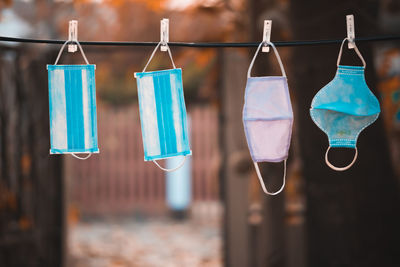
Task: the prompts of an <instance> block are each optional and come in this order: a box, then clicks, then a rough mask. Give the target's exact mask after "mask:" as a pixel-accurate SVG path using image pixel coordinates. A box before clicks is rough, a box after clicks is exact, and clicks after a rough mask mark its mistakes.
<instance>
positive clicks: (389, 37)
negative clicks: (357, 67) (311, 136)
mask: <svg viewBox="0 0 400 267" xmlns="http://www.w3.org/2000/svg"><path fill="white" fill-rule="evenodd" d="M393 40H400V35H384V36H371V37H359V38H355V41H356V42H375V41H393ZM0 41H3V42H17V43H38V44H63V43H65V42H66V40H50V39H29V38H15V37H7V36H0ZM342 41H343V39H329V40H305V41H277V42H273V43H274V44H275V46H280V47H284V46H307V45H310V46H312V45H330V44H340V43H341V42H342ZM79 43H80V44H82V45H98V46H156V45H157V44H158V42H112V41H79ZM259 44H260V42H248V43H229V42H228V43H194V42H168V45H169V46H181V47H210V48H211V47H214V48H224V47H257V46H258V45H259Z"/></svg>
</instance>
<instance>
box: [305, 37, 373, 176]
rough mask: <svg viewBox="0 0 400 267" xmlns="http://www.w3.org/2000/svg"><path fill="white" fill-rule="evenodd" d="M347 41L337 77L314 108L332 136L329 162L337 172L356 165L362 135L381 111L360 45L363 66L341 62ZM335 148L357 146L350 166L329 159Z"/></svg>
mask: <svg viewBox="0 0 400 267" xmlns="http://www.w3.org/2000/svg"><path fill="white" fill-rule="evenodd" d="M346 40H347V38H346V39H344V40H343V42H342V45H341V47H340V51H339V56H338V60H337V66H338V69H337V72H336V76H335V78H334V79H333V80H332V81H331V82H330V83H328V84H327V85H326V86H325V87H323V88H322V89H321V90H320V91H319V92H318V93H317V94H316V95H315V97H314V99H313V101H312V103H311V109H310V114H311V118H312V119H313V121H314V122H315V124H316V125H317V126H318V127H319V128H320V129H321V130H322V131H324V132H325V133H326V134H327V136H328V139H329V147H328V149H327V151H326V153H325V161H326V164H327V165H328V166H329V167H330V168H332V169H334V170H336V171H344V170H347V169H348V168H350V167H351V166H352V165H353V164H354V162H355V161H356V159H357V155H358V151H357V146H356V145H357V138H358V135H359V134H360V133H361V131H362V130H364V129H365V128H366V127H368V126H369V125H370V124H372V123H373V122H374V121H375V120H376V119H377V118H378V116H379V113H380V107H379V102H378V99H377V98H376V97H375V95H374V94H373V93H372V92H371V90H370V89H369V88H368V86H367V84H366V82H365V78H364V69H365V66H366V64H365V61H364V59H363V57H362V55H361V53H360V51H359V50H358V48H357V46H355V47H354V50H355V52H356V53H357V55H358V56H359V58H360V59H361V61H362V63H363V66H343V65H339V63H340V58H341V56H342V50H343V44H344V43H345V41H346ZM331 147H347V148H354V149H355V155H354V159H353V161H352V162H351V163H350V164H349V165H348V166H346V167H335V166H333V165H332V164H331V163H330V162H329V160H328V152H329V150H330V148H331Z"/></svg>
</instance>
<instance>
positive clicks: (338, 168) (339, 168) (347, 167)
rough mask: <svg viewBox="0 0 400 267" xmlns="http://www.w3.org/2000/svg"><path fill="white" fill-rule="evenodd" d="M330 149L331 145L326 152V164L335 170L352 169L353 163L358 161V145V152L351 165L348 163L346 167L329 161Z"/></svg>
mask: <svg viewBox="0 0 400 267" xmlns="http://www.w3.org/2000/svg"><path fill="white" fill-rule="evenodd" d="M330 149H331V146H329V147H328V149H327V150H326V152H325V162H326V165H328V166H329V167H330V168H331V169H332V170H335V171H345V170H348V169H350V167H351V166H353V164H354V163H355V162H356V159H357V156H358V150H357V147H356V148H355V149H356V153H355V154H354V158H353V161H352V162H351V163H350V164H349V165H347V166H345V167H336V166H334V165H333V164H332V163H330V162H329V159H328V153H329V150H330Z"/></svg>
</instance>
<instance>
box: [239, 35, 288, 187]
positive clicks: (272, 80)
mask: <svg viewBox="0 0 400 267" xmlns="http://www.w3.org/2000/svg"><path fill="white" fill-rule="evenodd" d="M265 44H268V45H270V46H271V47H272V49H273V50H274V53H275V56H276V58H277V60H278V63H279V66H280V68H281V71H282V76H263V77H251V69H252V67H253V64H254V61H255V59H256V57H257V54H258V52H259V50H260V48H261V46H263V45H265ZM243 125H244V131H245V134H246V139H247V144H248V146H249V150H250V154H251V158H252V159H253V162H254V166H255V169H256V172H257V176H258V179H259V180H260V183H261V186H262V189H263V191H264V192H265V193H266V194H269V195H277V194H279V193H280V192H281V191H282V190H283V188H284V187H285V178H286V159H287V158H288V152H289V147H290V139H291V136H292V125H293V111H292V105H291V103H290V95H289V90H288V84H287V79H286V73H285V70H284V68H283V65H282V61H281V59H280V57H279V54H278V51H277V50H276V48H275V46H274V45H273V43H270V42H268V43H261V44H260V45H259V46H258V49H257V51H256V53H255V55H254V57H253V60H252V61H251V63H250V66H249V70H248V72H247V84H246V91H245V101H244V107H243ZM281 161H283V162H284V174H283V184H282V187H281V188H280V189H279V190H278V191H277V192H274V193H271V192H269V191H268V190H267V189H266V187H265V184H264V180H263V178H262V176H261V173H260V169H259V168H258V162H281Z"/></svg>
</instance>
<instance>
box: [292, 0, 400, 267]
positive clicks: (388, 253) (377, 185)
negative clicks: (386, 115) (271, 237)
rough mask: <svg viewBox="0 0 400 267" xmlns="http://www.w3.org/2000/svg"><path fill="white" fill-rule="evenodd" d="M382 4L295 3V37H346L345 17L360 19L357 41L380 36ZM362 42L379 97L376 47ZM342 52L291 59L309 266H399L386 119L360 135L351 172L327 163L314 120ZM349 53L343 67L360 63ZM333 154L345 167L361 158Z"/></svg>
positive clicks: (326, 50) (397, 207) (304, 53)
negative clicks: (315, 102)
mask: <svg viewBox="0 0 400 267" xmlns="http://www.w3.org/2000/svg"><path fill="white" fill-rule="evenodd" d="M378 6H379V5H378V1H374V0H370V1H361V0H351V1H345V0H340V1H319V0H311V1H300V0H291V2H290V17H291V23H292V27H293V28H292V29H293V39H295V40H296V39H303V40H304V39H328V38H338V39H340V38H344V37H345V36H346V24H345V15H346V14H354V16H355V27H356V34H357V36H368V35H376V34H379V31H378V29H377V27H376V21H377V20H376V19H377V14H378V12H379V9H378ZM357 45H358V47H359V49H360V51H361V52H362V54H363V56H364V58H365V60H366V62H367V68H366V80H367V84H368V85H369V87H370V88H371V90H372V91H373V92H374V93H375V94H377V93H378V92H377V90H375V89H376V78H375V70H374V64H373V58H372V53H371V46H370V44H368V43H365V44H364V43H358V44H357ZM338 51H339V45H330V46H318V47H316V46H308V47H296V48H294V49H293V55H292V65H293V66H294V67H293V68H292V73H291V77H292V78H291V79H289V83H290V88H292V89H294V90H293V91H294V92H295V94H296V95H297V109H298V112H297V117H296V118H295V119H296V120H297V121H298V125H299V129H298V132H299V141H300V144H299V145H300V154H301V158H302V163H303V168H304V169H303V173H304V176H305V181H306V197H307V211H306V220H307V222H306V224H307V238H306V243H307V250H308V257H307V260H308V266H311V267H313V266H315V267H317V266H318V267H319V266H400V258H399V256H398V255H399V252H400V247H399V245H398V244H399V242H400V228H399V225H400V224H399V223H400V220H399V219H400V202H399V200H400V199H399V187H398V184H397V181H396V178H395V176H394V173H393V169H392V166H391V164H390V162H391V161H390V158H389V147H388V144H387V139H386V136H385V133H384V128H383V122H382V119H381V118H379V119H378V120H377V121H376V122H375V123H374V124H372V125H371V126H370V127H368V128H367V129H366V130H365V131H363V132H362V133H361V135H360V137H359V140H358V151H359V157H358V160H357V162H356V164H355V165H354V166H353V167H352V168H351V169H349V170H347V171H345V172H335V171H333V170H331V169H329V167H327V166H326V164H325V162H324V152H325V150H326V148H327V146H328V143H327V138H326V135H325V134H324V133H323V132H322V131H321V130H320V129H319V128H318V127H317V126H315V125H314V123H313V122H312V120H311V119H310V115H309V112H308V110H309V108H310V103H311V100H312V98H313V97H314V95H315V94H316V93H317V91H318V90H319V89H320V88H322V87H323V86H324V85H325V84H327V83H328V82H329V81H330V80H331V79H332V78H333V76H334V73H335V70H336V64H335V63H336V58H337V55H338ZM344 53H345V55H344V58H343V59H342V63H346V62H348V64H350V65H357V64H359V59H358V58H357V57H356V56H355V52H354V51H353V50H350V51H349V50H348V49H347V46H345V48H344ZM350 54H352V56H353V57H352V58H351V59H349V58H347V57H348V55H350ZM349 62H350V63H349ZM332 152H333V153H331V154H330V157H331V159H332V161H333V162H334V163H336V164H337V165H339V166H340V165H345V164H346V162H349V161H350V160H351V158H352V157H353V153H354V152H353V150H351V151H348V150H345V149H343V150H342V149H341V150H340V151H335V150H334V151H332ZM335 152H336V153H335ZM343 155H344V156H343Z"/></svg>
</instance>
